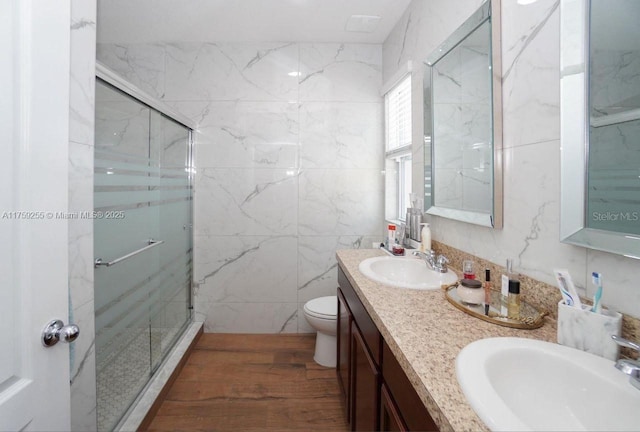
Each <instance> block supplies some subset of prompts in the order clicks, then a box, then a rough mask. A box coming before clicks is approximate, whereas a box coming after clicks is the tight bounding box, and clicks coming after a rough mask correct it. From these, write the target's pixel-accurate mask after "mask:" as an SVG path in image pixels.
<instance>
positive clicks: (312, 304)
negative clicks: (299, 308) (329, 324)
mask: <svg viewBox="0 0 640 432" xmlns="http://www.w3.org/2000/svg"><path fill="white" fill-rule="evenodd" d="M304 311H305V313H306V314H308V315H310V316H312V317H316V318H320V319H327V320H335V319H336V317H337V315H338V299H337V297H336V296H326V297H318V298H315V299H313V300H309V301H308V302H306V303H305V305H304Z"/></svg>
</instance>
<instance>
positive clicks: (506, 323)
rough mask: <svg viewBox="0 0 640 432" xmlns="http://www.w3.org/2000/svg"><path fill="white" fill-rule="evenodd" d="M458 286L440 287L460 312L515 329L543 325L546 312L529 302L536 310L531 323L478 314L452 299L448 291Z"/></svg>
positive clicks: (534, 327)
mask: <svg viewBox="0 0 640 432" xmlns="http://www.w3.org/2000/svg"><path fill="white" fill-rule="evenodd" d="M457 286H458V284H457V283H455V284H452V285H448V286H445V285H443V286H442V289H443V290H444V296H445V298H446V299H447V301H448V302H449V303H451V304H452V305H453V306H454V307H456V308H457V309H459V310H461V311H462V312H464V313H466V314H468V315H471V316H472V317H475V318H479V319H481V320H482V321H486V322H489V323H492V324H496V325H499V326H502V327H510V328H516V329H521V330H534V329H537V328H540V327H542V326H543V325H544V317H545V316H547V315H548V312H545V311H542V312H540V311H539V310H538V308H534V307H533V306H531V304H529V303H527V304H528V305H529V307H531V308H533V309H535V310H536V311H537V312H538V317H537V318H536V320H535V321H534V322H533V323H531V324H526V323H523V322H521V321H517V320H514V319H510V318H504V317H499V318H493V317H490V316H487V315H484V314H479V313H477V312H475V311H473V310H471V309H469V308H467V307H465V306H464V305H462V304H460V303H458V302H457V301H455V300H454V299H452V298H451V297H450V296H449V291H451V290H452V289H454V288H456V287H457ZM506 320H510V321H506Z"/></svg>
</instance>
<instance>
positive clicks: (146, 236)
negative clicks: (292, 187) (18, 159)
mask: <svg viewBox="0 0 640 432" xmlns="http://www.w3.org/2000/svg"><path fill="white" fill-rule="evenodd" d="M97 75H98V79H97V82H96V118H95V156H94V212H93V213H92V214H91V215H90V217H92V218H93V219H94V257H95V263H94V264H95V269H94V277H95V326H96V340H95V351H96V375H97V376H96V384H97V397H98V400H97V417H98V430H100V431H109V430H113V429H114V428H115V427H116V426H117V425H118V423H119V422H120V420H121V419H122V418H123V416H124V415H125V414H126V412H127V410H128V409H129V408H130V407H131V405H132V403H133V402H134V401H135V400H136V398H137V397H138V396H139V395H140V393H141V391H142V390H143V389H144V387H145V386H146V384H147V383H148V382H149V379H150V378H151V376H152V375H153V373H154V371H155V370H156V369H157V368H158V366H159V365H160V363H161V362H162V360H163V358H164V357H165V355H166V354H167V353H168V351H169V350H170V349H171V348H172V346H173V345H174V343H175V342H176V340H177V339H178V338H179V336H180V335H181V333H182V331H183V330H184V329H185V328H186V326H187V325H188V323H189V322H190V320H191V279H192V236H191V228H192V175H191V174H192V164H191V159H192V158H191V134H192V131H191V129H190V128H189V127H188V126H186V125H185V124H183V123H181V122H179V121H177V120H175V119H174V118H172V117H170V116H169V115H167V114H166V113H164V112H161V111H160V110H159V109H157V108H160V107H162V104H161V103H153V101H152V99H151V98H148V97H145V98H137V97H138V96H139V95H140V94H142V93H140V92H131V91H130V89H131V88H132V86H129V85H121V86H120V88H118V87H116V86H117V85H119V82H120V80H119V79H110V77H113V75H112V74H110V73H109V72H108V71H105V70H104V69H103V72H102V73H101V72H100V69H99V73H98V74H97ZM132 93H133V94H135V96H136V97H133V96H132ZM143 100H144V102H143ZM160 109H162V108H160Z"/></svg>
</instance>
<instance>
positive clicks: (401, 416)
mask: <svg viewBox="0 0 640 432" xmlns="http://www.w3.org/2000/svg"><path fill="white" fill-rule="evenodd" d="M338 285H339V287H338V316H337V318H338V323H337V325H338V332H337V354H336V355H337V363H336V369H337V375H338V381H339V383H340V388H341V389H342V395H343V397H344V403H345V414H346V417H347V421H348V422H349V425H350V428H351V430H352V431H378V430H380V431H435V430H438V428H437V427H436V424H435V422H434V421H433V419H432V418H431V416H430V415H429V412H428V411H427V409H426V407H425V406H424V404H423V403H422V401H421V400H420V397H419V396H418V394H417V393H416V391H415V390H414V388H413V386H412V384H411V382H410V381H409V379H408V378H407V376H406V375H405V373H404V371H403V370H402V367H401V366H400V364H399V363H398V361H397V360H396V358H395V356H394V355H393V353H392V352H391V350H390V348H389V347H388V346H387V344H386V342H385V341H384V339H383V338H382V335H381V334H380V331H379V330H378V328H377V327H376V325H375V323H374V322H373V320H372V319H371V317H370V316H369V314H368V312H367V311H366V309H365V308H364V305H363V304H362V302H361V301H360V298H359V297H358V295H357V294H356V292H355V290H354V289H353V287H352V286H351V283H350V282H349V280H348V279H347V277H346V275H345V274H344V271H343V270H342V269H341V268H338Z"/></svg>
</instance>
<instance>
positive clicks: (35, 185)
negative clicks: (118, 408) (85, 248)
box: [0, 0, 70, 431]
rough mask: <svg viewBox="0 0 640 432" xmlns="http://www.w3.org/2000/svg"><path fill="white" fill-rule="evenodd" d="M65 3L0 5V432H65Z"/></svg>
mask: <svg viewBox="0 0 640 432" xmlns="http://www.w3.org/2000/svg"><path fill="white" fill-rule="evenodd" d="M69 8H70V6H69V0H0V86H1V87H2V91H1V97H0V145H1V146H2V148H1V150H0V329H1V330H0V335H2V337H1V338H0V430H11V431H17V430H69V424H70V422H69V418H70V408H69V345H68V344H66V343H58V344H57V345H55V346H53V347H50V348H45V347H44V345H43V343H42V340H41V333H42V330H43V328H44V326H45V325H46V324H47V323H48V322H49V321H51V320H52V319H61V320H63V321H66V320H67V317H68V316H69V314H68V302H69V301H68V287H67V272H68V265H67V261H68V250H67V243H68V239H67V222H66V221H65V220H64V219H57V217H58V216H60V215H59V214H56V213H57V212H64V211H66V209H67V206H68V204H67V203H68V199H67V195H68V191H67V187H68V186H67V185H68V182H67V176H68V138H69V133H68V129H69V34H70V28H69V27H70V18H69V17H70V9H69Z"/></svg>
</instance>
